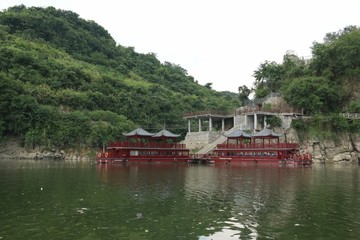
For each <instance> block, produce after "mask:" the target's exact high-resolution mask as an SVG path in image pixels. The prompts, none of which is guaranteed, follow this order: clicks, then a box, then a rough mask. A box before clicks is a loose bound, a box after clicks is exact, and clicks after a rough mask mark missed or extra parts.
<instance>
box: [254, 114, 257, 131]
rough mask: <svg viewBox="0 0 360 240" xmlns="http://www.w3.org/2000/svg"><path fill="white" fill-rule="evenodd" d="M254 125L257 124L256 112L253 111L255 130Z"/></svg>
mask: <svg viewBox="0 0 360 240" xmlns="http://www.w3.org/2000/svg"><path fill="white" fill-rule="evenodd" d="M256 126H257V115H256V113H254V132H255V130H256Z"/></svg>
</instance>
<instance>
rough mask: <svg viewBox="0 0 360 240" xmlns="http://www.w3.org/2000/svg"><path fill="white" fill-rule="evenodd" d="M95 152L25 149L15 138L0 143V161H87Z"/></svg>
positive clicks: (88, 150) (82, 149) (84, 150)
mask: <svg viewBox="0 0 360 240" xmlns="http://www.w3.org/2000/svg"><path fill="white" fill-rule="evenodd" d="M95 152H96V151H95V150H94V149H90V148H79V149H73V148H67V149H50V150H49V149H46V148H44V147H36V148H31V149H28V148H25V147H23V146H22V145H21V141H20V140H19V139H17V138H15V137H8V138H7V139H6V140H4V141H1V142H0V159H35V160H36V159H38V160H41V159H54V160H79V161H89V160H91V159H93V158H94V157H92V156H95Z"/></svg>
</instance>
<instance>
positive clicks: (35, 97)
mask: <svg viewBox="0 0 360 240" xmlns="http://www.w3.org/2000/svg"><path fill="white" fill-rule="evenodd" d="M237 105H238V99H237V97H236V96H235V97H234V94H232V93H229V92H223V93H221V92H216V91H214V90H212V89H211V84H210V85H209V84H208V85H207V86H201V85H199V84H198V83H197V82H196V80H195V79H194V78H193V77H192V76H190V75H188V73H187V72H186V70H185V69H183V68H182V67H181V66H179V65H177V64H173V63H169V62H165V63H161V62H160V61H159V60H158V59H157V58H156V55H155V54H154V53H148V54H140V53H137V52H135V51H134V48H133V47H123V46H121V45H116V43H115V41H114V39H112V37H111V36H110V34H109V33H108V32H107V31H106V30H105V29H104V28H103V27H101V26H99V25H98V24H96V23H95V22H93V21H85V20H83V19H81V18H79V16H78V15H77V14H76V13H74V12H71V11H62V10H57V9H55V8H52V7H48V8H45V9H44V8H37V7H31V8H27V7H25V6H16V7H12V8H9V9H7V10H6V11H3V12H0V136H1V137H4V136H7V135H16V136H19V137H21V138H22V139H23V142H24V144H25V145H26V146H28V147H34V146H36V145H40V146H46V147H63V146H101V145H102V144H104V143H106V142H108V141H109V140H114V139H118V138H120V137H121V135H122V132H124V131H128V130H132V129H133V128H135V127H138V126H142V127H144V128H147V129H153V130H154V131H155V130H159V129H161V128H162V127H163V126H164V124H166V126H168V127H169V128H170V129H172V130H173V131H174V132H181V131H184V130H185V128H186V124H185V123H184V120H183V118H182V116H183V113H184V112H189V111H198V110H205V109H214V110H220V109H221V110H227V109H233V108H234V107H236V106H237Z"/></svg>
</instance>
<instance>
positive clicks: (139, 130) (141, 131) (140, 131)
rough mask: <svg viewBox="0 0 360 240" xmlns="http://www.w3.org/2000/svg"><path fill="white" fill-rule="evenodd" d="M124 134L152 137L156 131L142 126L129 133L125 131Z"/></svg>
mask: <svg viewBox="0 0 360 240" xmlns="http://www.w3.org/2000/svg"><path fill="white" fill-rule="evenodd" d="M123 135H124V136H127V137H132V136H142V137H151V136H154V133H149V132H148V131H146V130H144V129H142V128H137V129H135V130H133V131H131V132H129V133H123Z"/></svg>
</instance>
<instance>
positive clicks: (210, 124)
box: [209, 117, 212, 132]
mask: <svg viewBox="0 0 360 240" xmlns="http://www.w3.org/2000/svg"><path fill="white" fill-rule="evenodd" d="M211 131H212V118H211V117H209V132H211Z"/></svg>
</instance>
